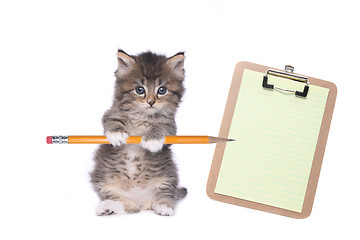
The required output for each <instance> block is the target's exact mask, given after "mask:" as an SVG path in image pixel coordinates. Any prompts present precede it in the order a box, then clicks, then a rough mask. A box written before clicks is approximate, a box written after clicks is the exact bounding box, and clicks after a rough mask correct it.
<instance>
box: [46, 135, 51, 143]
mask: <svg viewBox="0 0 360 240" xmlns="http://www.w3.org/2000/svg"><path fill="white" fill-rule="evenodd" d="M46 143H47V144H52V136H47V137H46Z"/></svg>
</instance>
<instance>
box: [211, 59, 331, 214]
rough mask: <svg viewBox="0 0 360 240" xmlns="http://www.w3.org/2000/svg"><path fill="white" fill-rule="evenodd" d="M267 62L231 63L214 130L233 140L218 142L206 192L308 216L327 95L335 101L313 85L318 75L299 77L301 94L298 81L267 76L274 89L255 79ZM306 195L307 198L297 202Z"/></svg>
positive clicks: (325, 88) (261, 76)
mask: <svg viewBox="0 0 360 240" xmlns="http://www.w3.org/2000/svg"><path fill="white" fill-rule="evenodd" d="M267 69H269V68H268V67H265V66H261V65H256V64H251V63H246V62H245V63H240V64H238V65H237V69H236V70H235V74H234V79H233V83H232V86H231V88H232V89H230V94H229V99H228V105H230V106H228V105H227V109H226V110H225V114H224V119H223V123H222V128H221V130H220V136H221V137H228V138H233V139H236V141H235V142H230V143H227V144H226V145H225V144H218V145H219V146H218V147H217V148H216V150H215V155H214V161H213V166H212V169H211V172H210V176H209V181H208V194H209V196H210V197H212V198H214V199H216V200H220V201H225V202H230V203H234V204H238V205H243V206H247V207H251V208H255V209H259V210H264V211H269V212H273V213H278V214H281V215H285V216H290V217H296V218H303V217H307V216H308V215H310V212H311V207H312V201H313V199H314V195H315V190H314V189H311V187H314V186H313V185H314V184H315V189H316V184H317V180H318V177H319V172H320V167H321V161H322V156H321V157H320V158H319V156H320V155H323V151H324V150H325V146H323V148H322V146H320V145H324V143H323V141H324V139H322V140H321V143H320V145H318V142H319V135H321V134H325V135H326V137H325V144H326V138H327V134H328V130H329V126H330V122H329V119H328V118H329V117H330V119H331V115H332V110H333V106H334V103H330V102H328V100H329V99H330V100H331V101H332V100H333V101H334V102H335V96H336V94H335V96H334V91H335V93H336V88H335V85H326V84H325V85H322V86H319V84H318V83H319V82H318V81H317V80H315V81H314V79H310V82H309V85H308V84H306V85H308V87H309V90H308V93H307V95H306V96H305V97H303V96H298V95H296V94H294V91H299V92H301V91H303V89H304V86H305V84H304V82H300V81H294V80H292V79H289V78H285V77H282V76H272V75H269V76H268V78H267V83H268V84H271V85H273V86H276V88H277V89H278V90H274V89H268V88H265V87H263V85H262V84H263V79H264V75H265V72H266V70H267ZM240 72H241V73H240ZM234 81H235V82H234ZM320 81H321V80H320ZM320 83H322V82H320ZM320 85H321V84H320ZM289 89H290V90H292V91H287V90H289ZM330 91H331V93H330ZM329 93H330V95H331V97H330V98H329ZM327 105H328V107H330V108H331V114H330V116H329V109H327V113H326V115H325V116H326V117H325V121H324V113H325V110H326V107H327ZM330 105H331V106H330ZM231 115H232V116H231ZM322 127H323V129H322V133H321V134H320V131H321V128H322ZM316 151H317V155H318V156H316V158H315V161H314V157H315V153H316ZM321 152H322V154H321ZM319 154H320V155H319ZM314 164H315V165H314ZM319 164H320V165H319ZM312 169H314V170H313V174H312V176H310V175H311V172H312ZM309 183H311V184H310V185H312V186H311V187H310V189H309ZM306 199H307V201H308V203H307V204H305V205H304V203H305V200H306ZM309 201H310V203H309ZM304 206H305V208H306V209H304ZM303 210H305V211H303Z"/></svg>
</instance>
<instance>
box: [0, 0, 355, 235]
mask: <svg viewBox="0 0 360 240" xmlns="http://www.w3.org/2000/svg"><path fill="white" fill-rule="evenodd" d="M359 23H360V16H359V5H358V3H356V1H346V0H343V1H332V0H328V1H315V0H311V1H305V0H302V1H256V0H249V1H224V0H221V1H184V0H183V1H153V0H152V1H134V0H128V1H65V0H63V1H35V0H32V1H16V0H13V1H1V3H0V31H1V32H0V34H1V36H0V81H1V85H0V104H1V108H0V109H1V117H0V121H1V124H0V133H1V136H0V147H1V159H0V184H1V186H0V229H1V230H0V238H1V239H144V238H146V239H184V238H189V237H191V238H195V237H196V238H200V239H209V238H211V239H216V238H221V239H233V238H239V239H240V238H241V239H265V238H271V239H275V238H276V239H315V238H321V239H326V238H327V237H333V238H341V239H359V237H360V233H359V214H360V209H359V206H360V197H359V190H360V188H359V183H360V174H359V170H360V168H359V167H360V158H359V152H358V149H359V134H360V131H359V122H360V117H359V114H358V112H359V103H360V101H359V91H360V79H359V54H360V47H359V43H360V34H359ZM118 48H122V49H124V50H125V51H127V52H128V53H130V54H137V53H140V52H142V51H146V50H152V51H154V52H157V53H162V54H166V55H173V54H175V53H177V52H179V51H185V52H186V61H185V68H186V88H187V92H186V95H185V97H184V100H183V103H182V104H181V106H180V109H179V111H178V114H177V123H178V134H179V135H186V134H191V135H213V136H217V134H218V131H219V128H220V124H221V119H222V114H223V111H224V107H225V103H226V99H227V94H228V90H229V87H230V82H231V79H232V74H233V70H234V67H235V64H236V63H237V62H239V61H244V60H245V61H250V62H255V63H258V64H262V65H267V66H271V67H275V68H283V66H284V65H285V64H292V65H294V66H295V72H297V73H299V74H305V75H309V76H313V77H316V78H320V79H324V80H328V81H331V82H334V83H335V84H336V85H337V87H338V98H337V102H336V106H335V111H334V117H333V121H332V126H331V129H330V134H329V138H328V144H327V149H326V152H325V158H324V162H323V166H322V171H321V175H320V180H319V184H318V190H317V194H316V197H315V202H314V207H313V212H312V215H311V216H310V217H309V218H307V219H304V220H296V219H290V218H287V217H282V216H278V215H273V214H269V213H264V212H260V211H255V210H250V209H246V208H242V207H239V206H234V205H229V204H225V203H221V202H217V201H214V200H211V199H209V198H208V197H207V195H206V192H205V188H206V182H207V177H208V173H209V169H210V165H211V161H212V156H213V152H214V148H215V145H181V146H180V145H177V146H173V149H174V153H175V154H174V155H175V160H176V162H177V165H178V167H179V172H180V182H181V185H182V186H186V187H187V188H188V192H189V193H188V196H187V197H186V198H185V199H184V200H182V201H181V202H179V204H178V205H177V208H176V212H175V216H173V217H161V216H157V215H156V214H154V213H153V212H151V211H146V212H142V213H139V214H133V215H120V216H109V217H97V216H96V215H95V212H94V208H95V206H96V204H97V203H98V198H97V196H96V195H95V193H94V192H93V191H92V189H91V186H90V184H89V175H88V173H89V172H90V171H91V169H92V164H93V163H92V155H93V152H94V150H95V148H96V146H94V145H46V143H45V138H46V136H47V135H56V134H63V135H66V134H70V135H71V134H72V135H76V134H84V135H86V134H87V135H91V134H102V126H101V117H102V115H103V113H104V111H105V110H106V109H107V108H108V107H109V106H110V105H111V99H112V94H113V85H114V80H115V77H114V75H113V72H114V71H115V69H116V67H117V60H116V52H117V49H118Z"/></svg>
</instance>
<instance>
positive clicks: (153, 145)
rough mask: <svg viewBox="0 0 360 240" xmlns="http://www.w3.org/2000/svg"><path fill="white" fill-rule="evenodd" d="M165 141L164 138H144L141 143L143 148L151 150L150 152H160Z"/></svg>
mask: <svg viewBox="0 0 360 240" xmlns="http://www.w3.org/2000/svg"><path fill="white" fill-rule="evenodd" d="M164 142H165V139H164V138H161V139H151V140H147V141H144V140H142V141H141V145H142V147H143V148H145V149H147V150H149V151H150V152H158V151H160V150H161V149H162V147H163V146H164Z"/></svg>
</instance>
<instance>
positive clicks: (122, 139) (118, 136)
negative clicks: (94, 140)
mask: <svg viewBox="0 0 360 240" xmlns="http://www.w3.org/2000/svg"><path fill="white" fill-rule="evenodd" d="M102 122H103V126H104V131H105V135H106V138H107V139H108V140H109V142H110V143H111V144H112V145H113V146H120V145H121V144H124V143H126V139H127V138H128V137H129V134H128V132H127V131H126V128H125V124H124V121H123V120H122V119H121V118H120V117H119V116H118V115H117V114H116V113H114V112H113V111H112V110H111V109H110V110H109V111H107V112H106V113H105V114H104V116H103V119H102Z"/></svg>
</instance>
